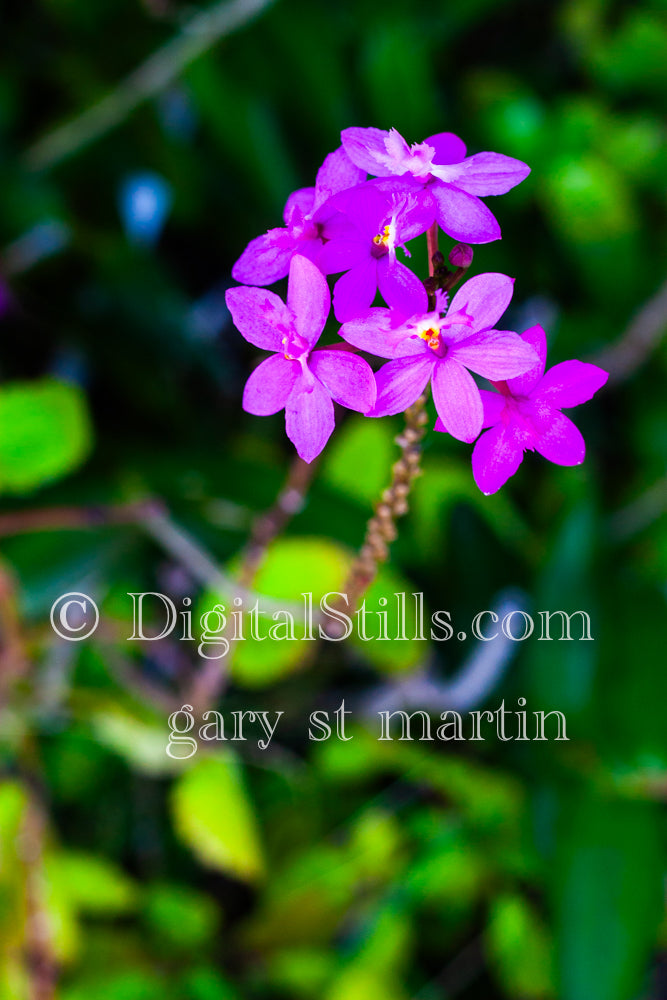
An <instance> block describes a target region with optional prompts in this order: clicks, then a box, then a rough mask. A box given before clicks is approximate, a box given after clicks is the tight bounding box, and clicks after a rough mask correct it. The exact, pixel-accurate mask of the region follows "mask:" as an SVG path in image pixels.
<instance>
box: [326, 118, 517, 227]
mask: <svg viewBox="0 0 667 1000" xmlns="http://www.w3.org/2000/svg"><path fill="white" fill-rule="evenodd" d="M341 139H342V142H343V148H344V149H345V151H346V153H347V154H348V156H349V157H350V159H351V160H352V162H353V163H356V164H357V166H358V167H361V168H362V169H363V170H367V171H368V173H370V174H373V175H374V176H375V177H400V178H401V179H402V180H401V186H402V187H403V188H404V189H406V190H417V191H421V192H422V198H423V204H424V207H425V208H426V207H428V208H429V209H430V211H431V212H432V220H433V219H437V221H438V224H439V225H440V227H441V228H442V229H443V230H444V231H445V232H446V233H447V234H448V235H449V236H452V237H453V238H454V239H455V240H460V241H462V242H465V243H490V242H491V241H492V240H498V239H500V226H499V225H498V222H497V221H496V219H495V216H494V215H493V214H492V213H491V212H490V211H489V209H488V208H487V207H486V205H485V204H484V203H483V202H481V201H480V200H479V196H480V195H484V196H486V195H495V194H505V193H506V192H507V191H510V190H511V189H512V188H513V187H514V186H515V185H516V184H519V183H520V182H521V181H522V180H523V179H524V178H525V177H527V176H528V174H529V173H530V168H529V167H528V166H526V164H525V163H522V162H521V161H520V160H515V159H512V157H510V156H503V155H501V154H500V153H476V154H475V155H474V156H468V157H466V147H465V145H464V143H463V142H462V141H461V139H459V138H458V136H456V135H453V134H452V133H451V132H440V133H439V134H438V135H432V136H429V138H428V139H426V141H425V142H421V143H417V144H415V145H414V146H408V144H407V142H406V141H405V139H404V138H403V136H402V135H400V134H399V133H398V132H397V131H396V129H391V130H390V131H389V132H384V131H382V129H379V128H347V129H344V130H343V132H341ZM432 220H431V221H432Z"/></svg>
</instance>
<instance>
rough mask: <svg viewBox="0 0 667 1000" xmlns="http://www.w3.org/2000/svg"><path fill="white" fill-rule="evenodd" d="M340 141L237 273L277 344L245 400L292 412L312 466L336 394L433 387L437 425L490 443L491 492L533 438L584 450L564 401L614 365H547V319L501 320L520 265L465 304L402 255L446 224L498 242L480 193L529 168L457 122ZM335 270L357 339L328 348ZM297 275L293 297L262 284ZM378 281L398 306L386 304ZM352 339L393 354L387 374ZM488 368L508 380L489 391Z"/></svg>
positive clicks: (382, 405)
mask: <svg viewBox="0 0 667 1000" xmlns="http://www.w3.org/2000/svg"><path fill="white" fill-rule="evenodd" d="M341 142H342V145H341V146H340V147H339V148H338V149H336V150H335V151H334V152H333V153H330V154H329V156H327V158H326V159H325V161H324V163H323V164H322V167H321V168H320V170H319V171H318V174H317V178H316V182H315V187H312V188H302V189H301V190H299V191H295V192H294V193H293V194H291V195H290V197H289V198H288V200H287V204H286V206H285V211H284V216H283V218H284V222H285V225H284V227H282V228H278V229H271V230H269V231H268V232H267V233H266V234H265V235H263V236H259V237H257V239H255V240H252V241H251V243H250V244H249V245H248V246H247V248H246V249H245V251H244V252H243V254H242V255H241V257H240V258H239V260H238V261H237V262H236V264H235V265H234V267H233V269H232V276H233V277H234V279H235V280H237V281H239V282H242V283H243V287H238V288H232V289H230V290H229V291H228V292H227V305H228V306H229V309H230V312H231V314H232V318H233V320H234V323H235V324H236V326H237V328H238V329H239V330H240V332H241V333H242V334H243V336H244V337H245V338H246V340H248V341H249V342H250V343H251V344H253V345H255V346H256V347H259V348H261V349H263V350H267V351H271V352H273V353H272V355H271V356H270V357H269V358H267V359H266V360H265V361H262V362H261V364H260V365H259V366H258V367H257V368H256V369H255V370H254V372H253V373H252V375H251V376H250V378H249V379H248V382H247V384H246V387H245V391H244V395H243V406H244V409H246V410H247V411H248V412H249V413H254V414H257V415H268V414H272V413H277V412H278V411H279V410H282V409H284V410H285V423H286V430H287V435H288V437H289V438H290V440H291V441H292V442H293V444H294V446H295V447H296V450H297V452H298V454H299V455H300V456H301V458H302V459H304V461H306V462H311V461H312V460H313V459H314V458H315V457H316V456H317V455H319V453H320V452H321V451H322V449H323V448H324V446H325V445H326V443H327V441H328V439H329V437H330V435H331V433H332V431H333V428H334V406H333V403H334V402H336V403H339V404H340V405H341V406H344V407H348V408H349V409H352V410H357V411H358V412H360V413H363V414H365V415H366V416H369V417H382V416H387V415H389V414H395V413H400V412H401V411H403V410H405V409H407V408H408V407H410V406H411V405H412V404H413V403H415V401H416V400H417V399H418V398H419V397H420V396H421V394H422V393H423V392H424V390H425V389H426V387H427V386H428V385H429V383H430V385H431V389H432V393H433V401H434V404H435V408H436V411H437V414H438V419H437V422H436V425H435V429H436V430H437V431H441V432H446V433H449V434H451V435H452V436H453V437H455V438H458V439H459V440H461V441H466V442H469V443H472V442H473V441H476V444H475V447H474V450H473V456H472V465H473V475H474V477H475V481H476V483H477V485H478V486H479V487H480V489H481V490H482V491H483V492H484V493H487V494H490V493H495V492H496V491H497V490H498V489H499V488H500V487H501V486H502V485H503V483H505V482H506V480H507V479H508V478H509V477H510V476H511V475H513V474H514V473H515V472H516V470H517V469H518V467H519V464H520V463H521V460H522V458H523V454H524V451H526V450H536V451H538V452H539V453H540V454H541V455H543V456H544V457H545V458H547V459H549V460H550V461H552V462H556V463H558V464H560V465H575V464H578V463H580V462H582V461H583V458H584V451H585V447H584V442H583V438H582V437H581V434H580V433H579V431H578V430H577V428H576V427H575V426H574V424H572V422H571V421H570V420H569V419H568V418H567V417H565V416H563V414H562V413H561V409H563V408H566V407H569V406H575V405H577V404H578V403H582V402H584V401H585V400H587V399H590V398H591V396H592V395H593V394H594V393H595V392H596V391H597V389H599V388H600V387H601V386H602V385H604V383H605V381H606V379H607V374H606V373H605V372H603V371H602V370H601V369H600V368H597V367H596V366H595V365H591V364H584V363H582V362H579V361H566V362H564V363H562V364H560V365H556V367H555V368H552V369H551V370H550V371H548V372H547V373H546V374H545V373H544V368H545V359H546V339H545V335H544V331H543V330H542V329H541V327H533V328H532V329H530V330H527V331H526V332H525V333H523V334H522V335H519V334H518V333H515V332H513V331H508V330H502V329H499V328H498V323H499V321H500V319H501V317H502V315H503V313H504V312H505V310H506V309H507V306H508V305H509V302H510V300H511V297H512V290H513V285H514V282H513V280H512V279H511V278H509V277H507V276H506V275H504V274H496V273H491V274H479V275H477V276H476V277H474V278H471V279H470V280H469V281H467V282H466V283H465V284H464V285H463V286H462V287H461V288H460V289H459V290H458V291H457V292H456V293H455V294H454V295H453V297H452V298H451V301H450V300H449V298H448V295H447V294H446V292H445V290H444V289H446V288H449V287H451V284H453V281H447V280H444V281H443V280H441V279H439V278H438V277H437V274H438V271H437V270H436V272H435V273H436V276H432V277H431V278H430V279H429V282H427V283H424V282H422V281H421V280H420V279H419V277H417V275H416V274H415V273H414V271H412V270H411V269H410V268H409V267H407V266H406V264H405V263H403V261H402V260H400V259H399V258H398V255H397V250H399V249H400V250H401V252H402V253H403V254H404V255H405V257H407V258H409V257H410V251H409V250H408V248H407V245H406V244H408V243H409V242H410V241H411V240H414V239H415V238H416V237H418V236H421V235H423V234H424V233H426V232H427V231H429V230H430V231H431V233H433V231H434V230H435V231H436V232H437V228H436V227H438V226H439V227H440V228H441V229H442V230H443V231H444V232H445V233H446V234H447V235H448V236H451V237H452V238H453V239H454V240H457V241H461V242H462V243H465V244H470V243H472V244H481V243H488V242H490V241H492V240H497V239H499V238H500V235H501V234H500V227H499V225H498V223H497V221H496V219H495V217H494V216H493V214H492V213H491V211H490V210H489V208H488V207H487V206H486V205H485V204H484V202H483V201H481V198H482V197H485V196H487V195H498V194H504V193H505V192H507V191H509V190H510V189H511V188H513V187H514V186H515V185H516V184H519V183H520V182H521V181H522V180H523V179H524V178H525V177H526V176H527V175H528V173H529V172H530V171H529V168H528V167H527V166H526V164H525V163H521V162H520V161H519V160H515V159H512V158H511V157H509V156H503V155H501V154H499V153H476V154H475V155H473V156H467V155H466V147H465V145H464V144H463V142H462V141H461V139H459V138H458V136H455V135H453V134H451V133H448V132H443V133H440V134H439V135H433V136H430V137H429V138H428V139H426V140H425V141H424V142H422V143H417V144H415V145H413V146H408V144H407V143H406V141H405V140H404V139H403V137H402V136H401V135H399V133H398V132H397V131H396V130H395V129H392V130H390V131H389V132H384V131H382V130H380V129H376V128H348V129H345V130H344V131H343V132H342V133H341ZM369 174H370V175H371V179H368V175H369ZM471 260H472V251H471V250H470V248H469V247H467V246H461V245H459V246H457V247H454V249H453V251H452V253H451V254H450V262H451V263H453V264H454V266H456V267H457V268H458V270H457V272H456V273H455V274H454V275H453V276H452V275H451V274H450V273H449V272H446V271H444V273H445V274H446V275H447V278H448V279H451V278H452V277H453V278H456V277H457V276H459V272H460V274H462V273H463V271H464V270H465V268H466V267H467V266H468V265H469V264H470V262H471ZM439 270H440V271H441V272H442V271H443V269H442V267H440V269H439ZM328 275H340V277H338V278H337V280H336V282H335V285H334V288H333V311H334V315H335V318H336V320H337V321H338V323H339V324H340V329H339V334H340V337H341V338H342V339H341V341H340V342H338V343H336V344H334V345H333V346H331V347H326V348H320V349H316V347H317V342H318V340H319V338H320V336H321V334H322V332H323V330H324V327H325V325H326V322H327V319H328V316H329V312H330V308H331V295H330V291H329V285H328V283H327V277H326V276H328ZM285 277H287V278H288V285H287V300H286V302H283V301H282V299H280V298H279V297H278V296H277V295H276V294H274V293H273V292H270V291H266V290H265V289H264V288H263V287H262V286H265V285H269V284H272V283H274V282H276V281H279V280H280V279H282V278H285ZM378 292H379V294H380V296H381V297H382V299H383V300H384V302H385V303H386V306H374V305H373V303H374V301H375V299H376V296H377V294H378ZM351 348H357V349H358V350H360V351H362V352H364V353H366V354H367V355H372V356H373V357H375V358H382V359H384V360H385V361H386V364H383V365H381V367H379V369H378V370H377V371H376V372H374V371H373V370H372V369H371V367H370V365H369V363H368V361H366V360H365V359H364V358H363V357H361V356H360V355H359V354H356V353H354V351H352V350H351ZM473 374H474V375H478V376H481V377H482V378H484V379H487V380H488V381H489V382H490V383H491V385H493V386H494V388H495V390H496V391H495V392H493V391H490V390H489V389H484V388H480V387H479V386H478V384H477V382H476V381H475V379H474V378H473ZM485 428H486V429H485Z"/></svg>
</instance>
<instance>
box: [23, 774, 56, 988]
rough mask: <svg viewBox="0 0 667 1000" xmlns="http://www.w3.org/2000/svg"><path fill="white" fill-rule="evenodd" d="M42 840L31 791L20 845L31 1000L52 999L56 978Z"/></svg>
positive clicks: (41, 818) (42, 818)
mask: <svg viewBox="0 0 667 1000" xmlns="http://www.w3.org/2000/svg"><path fill="white" fill-rule="evenodd" d="M45 837H46V815H45V813H44V809H43V806H42V804H41V802H39V801H38V799H37V797H36V795H35V793H34V792H30V793H29V798H28V804H27V807H26V814H25V820H24V823H23V837H22V843H21V849H22V859H23V863H24V865H25V869H26V929H25V944H26V964H27V973H28V984H29V996H30V1000H54V998H55V995H56V983H57V979H58V965H57V962H56V957H55V953H54V948H53V940H52V934H51V921H50V919H49V915H48V913H47V909H46V891H47V887H46V884H45V876H44V869H43V853H44V840H45Z"/></svg>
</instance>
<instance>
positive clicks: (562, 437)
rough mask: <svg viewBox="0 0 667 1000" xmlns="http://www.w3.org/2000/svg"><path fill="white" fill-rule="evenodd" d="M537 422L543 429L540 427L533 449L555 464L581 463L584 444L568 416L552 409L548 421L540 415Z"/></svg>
mask: <svg viewBox="0 0 667 1000" xmlns="http://www.w3.org/2000/svg"><path fill="white" fill-rule="evenodd" d="M536 422H537V421H536ZM539 423H540V424H541V425H542V428H544V429H540V433H539V434H538V435H537V436H536V438H535V450H536V451H539V453H540V455H542V456H544V458H546V459H548V460H549V461H550V462H555V463H556V465H581V463H582V462H583V460H584V458H585V456H586V444H585V442H584V439H583V437H582V435H581V431H580V430H579V429H578V427H575V425H574V424H573V423H572V421H571V420H570V419H569V417H566V416H565V414H564V413H559V412H558V411H557V410H554V411H553V412H552V413H551V414H550V415H549V418H548V422H547V420H546V419H545V416H544V415H541V419H540V421H539Z"/></svg>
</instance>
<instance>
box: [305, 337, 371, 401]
mask: <svg viewBox="0 0 667 1000" xmlns="http://www.w3.org/2000/svg"><path fill="white" fill-rule="evenodd" d="M308 367H309V368H310V370H311V372H312V373H313V375H314V376H315V378H317V379H318V380H319V381H320V382H322V383H323V385H324V386H325V387H326V388H327V389H328V390H329V392H330V393H331V397H332V399H334V400H335V402H336V403H340V404H341V405H342V406H347V407H348V408H349V409H350V410H358V411H359V412H360V413H367V412H368V410H370V409H372V407H373V405H374V403H375V395H376V388H375V377H374V376H373V370H372V368H371V366H370V365H369V364H368V363H367V362H366V361H364V359H363V358H360V357H359V356H358V355H357V354H350V353H348V352H347V351H326V350H324V351H314V352H313V353H312V354H311V356H310V359H309V361H308Z"/></svg>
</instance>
